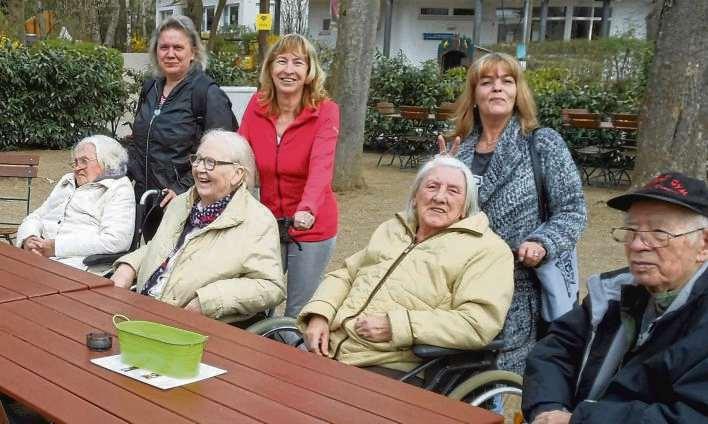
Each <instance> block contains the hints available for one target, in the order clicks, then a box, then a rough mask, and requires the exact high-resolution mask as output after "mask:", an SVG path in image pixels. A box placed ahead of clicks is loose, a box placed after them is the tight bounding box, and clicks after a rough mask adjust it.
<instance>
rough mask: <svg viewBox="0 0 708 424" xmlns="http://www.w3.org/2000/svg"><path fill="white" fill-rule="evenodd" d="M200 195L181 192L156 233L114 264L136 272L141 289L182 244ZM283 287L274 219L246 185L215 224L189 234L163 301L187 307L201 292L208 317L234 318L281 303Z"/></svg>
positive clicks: (173, 268)
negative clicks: (125, 266)
mask: <svg viewBox="0 0 708 424" xmlns="http://www.w3.org/2000/svg"><path fill="white" fill-rule="evenodd" d="M196 199H197V192H196V190H195V188H194V187H192V188H190V189H189V190H188V191H186V192H185V193H183V194H181V195H179V196H177V197H176V198H175V199H174V200H172V201H171V202H170V204H169V206H168V207H167V210H166V211H165V215H164V217H163V218H162V222H161V223H160V227H159V228H158V230H157V233H156V234H155V237H154V238H153V239H152V240H150V242H149V243H148V244H147V245H145V246H143V247H141V248H140V249H138V250H136V251H135V252H132V253H130V254H128V255H125V256H123V257H121V258H120V259H118V261H116V263H115V264H114V267H115V266H117V265H119V264H120V263H126V264H128V265H130V266H131V267H132V268H133V269H134V270H135V271H136V273H137V289H138V292H140V291H141V290H142V288H143V287H144V285H145V283H146V282H147V280H148V279H149V278H150V276H151V275H152V274H153V272H155V270H157V268H158V267H159V266H160V264H161V263H162V262H163V261H164V260H165V258H167V256H168V255H169V254H170V253H171V252H172V249H173V248H174V246H175V245H176V244H177V240H178V239H179V236H180V234H181V233H182V230H183V229H184V224H185V222H186V221H187V218H188V217H189V212H190V210H191V208H192V205H194V202H195V200H196ZM284 287H285V284H284V278H283V271H282V267H281V258H280V240H279V236H278V226H277V224H276V221H275V218H274V217H273V215H272V214H271V213H270V211H269V210H268V209H267V208H266V207H265V206H263V205H262V204H260V203H259V202H258V201H257V200H256V199H255V198H254V197H253V196H252V195H251V194H250V193H249V192H248V191H247V190H246V188H245V185H244V186H241V188H239V189H238V190H237V191H236V193H234V195H233V198H232V199H231V201H230V202H229V204H228V205H227V206H226V208H225V209H224V211H223V212H222V213H221V215H220V216H219V217H218V218H217V219H216V220H214V222H212V223H211V224H209V225H207V226H206V227H204V228H202V229H198V230H195V232H193V233H190V235H189V237H188V238H187V239H186V240H185V242H184V246H183V247H182V249H181V253H179V256H177V257H176V258H175V259H174V262H173V264H172V268H171V272H170V274H169V277H168V279H167V282H166V283H165V286H164V288H163V290H162V293H161V294H160V296H159V297H158V299H159V300H162V301H163V302H167V303H170V304H172V305H175V306H178V307H184V306H185V305H187V303H189V302H190V301H191V300H192V299H194V297H195V296H198V297H199V304H200V306H201V308H202V313H203V314H204V315H206V316H209V317H211V318H215V319H219V320H222V321H226V322H233V321H239V320H242V319H245V318H247V317H249V316H252V315H253V314H255V313H257V312H260V311H263V310H266V309H268V308H271V307H274V306H276V305H277V304H279V303H280V302H282V301H283V299H284V298H285V290H284Z"/></svg>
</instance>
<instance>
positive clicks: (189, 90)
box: [128, 16, 235, 240]
mask: <svg viewBox="0 0 708 424" xmlns="http://www.w3.org/2000/svg"><path fill="white" fill-rule="evenodd" d="M150 60H151V62H152V68H153V70H154V72H155V76H156V78H155V79H154V80H150V81H148V82H146V83H145V85H144V86H143V90H142V93H141V96H140V104H139V106H138V109H137V112H136V114H135V121H134V123H133V143H132V144H131V145H130V146H129V149H128V153H129V165H128V176H129V177H130V178H131V179H132V180H134V181H135V198H136V200H139V199H140V197H141V196H142V194H143V193H144V192H145V191H146V190H150V189H158V190H161V191H162V193H163V195H164V199H163V200H162V202H161V203H160V208H156V209H155V210H154V211H153V213H152V214H151V215H150V217H149V222H148V223H147V224H146V225H145V227H144V228H143V230H144V235H145V237H146V239H148V240H149V239H151V238H152V236H153V234H154V233H155V231H156V230H157V227H158V225H159V223H160V219H161V218H162V208H164V207H165V206H166V205H167V203H169V202H170V200H172V199H173V198H174V197H175V196H176V195H178V194H181V193H183V192H185V191H186V190H187V189H188V188H189V187H191V186H192V185H193V184H194V180H193V179H192V175H191V166H190V165H189V160H188V159H187V158H188V156H189V155H190V154H192V153H194V152H196V150H197V146H198V142H199V139H200V138H201V135H202V133H204V132H206V130H208V129H212V128H222V129H226V130H230V131H233V130H235V128H234V126H235V119H234V118H233V113H232V112H231V103H230V102H229V99H228V97H227V96H226V94H225V93H224V92H223V91H222V90H221V89H220V88H219V86H218V85H217V84H216V83H215V82H214V81H213V80H212V79H211V78H209V77H208V76H207V75H206V74H205V73H204V69H206V65H207V56H206V51H205V49H204V46H203V45H202V42H201V40H200V38H199V35H198V34H197V32H196V30H195V28H194V24H193V23H192V21H191V20H190V19H189V18H188V17H186V16H171V17H169V18H167V19H165V20H164V21H163V22H162V23H161V24H160V26H159V27H158V28H157V30H156V31H155V33H154V34H153V36H152V39H151V40H150ZM204 96H206V99H204V98H203V97H204ZM199 105H204V109H205V110H203V111H200V110H197V109H200V107H199Z"/></svg>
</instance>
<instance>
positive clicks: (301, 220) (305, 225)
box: [293, 211, 315, 231]
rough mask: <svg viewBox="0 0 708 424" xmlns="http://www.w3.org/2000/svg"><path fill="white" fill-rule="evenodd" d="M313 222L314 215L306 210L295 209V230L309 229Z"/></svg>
mask: <svg viewBox="0 0 708 424" xmlns="http://www.w3.org/2000/svg"><path fill="white" fill-rule="evenodd" d="M314 223H315V217H314V215H312V214H311V213H310V212H308V211H297V212H295V215H293V227H295V229H296V230H300V231H303V230H309V229H310V228H312V226H313V225H314Z"/></svg>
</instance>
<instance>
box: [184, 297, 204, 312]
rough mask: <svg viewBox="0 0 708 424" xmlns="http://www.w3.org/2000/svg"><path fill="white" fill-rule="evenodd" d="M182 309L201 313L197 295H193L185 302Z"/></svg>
mask: <svg viewBox="0 0 708 424" xmlns="http://www.w3.org/2000/svg"><path fill="white" fill-rule="evenodd" d="M184 310H185V311H189V312H195V313H197V314H201V313H202V305H201V304H200V303H199V297H195V298H194V299H192V300H191V301H190V302H189V303H187V305H186V306H185V307H184Z"/></svg>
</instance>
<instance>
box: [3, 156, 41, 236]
mask: <svg viewBox="0 0 708 424" xmlns="http://www.w3.org/2000/svg"><path fill="white" fill-rule="evenodd" d="M38 167H39V156H38V155H24V154H16V153H0V177H3V178H24V179H26V180H27V195H26V196H25V197H4V196H3V197H0V201H2V202H24V203H25V205H26V207H25V215H27V214H29V212H30V198H31V196H32V178H36V177H37V170H38ZM0 219H6V218H4V217H3V218H0ZM20 223H21V222H16V221H10V220H8V221H4V222H0V238H4V239H6V240H7V241H8V242H12V241H11V240H12V238H13V236H14V235H15V233H17V227H19V225H20Z"/></svg>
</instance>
